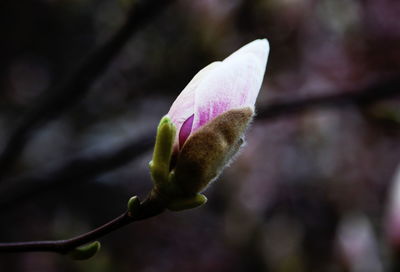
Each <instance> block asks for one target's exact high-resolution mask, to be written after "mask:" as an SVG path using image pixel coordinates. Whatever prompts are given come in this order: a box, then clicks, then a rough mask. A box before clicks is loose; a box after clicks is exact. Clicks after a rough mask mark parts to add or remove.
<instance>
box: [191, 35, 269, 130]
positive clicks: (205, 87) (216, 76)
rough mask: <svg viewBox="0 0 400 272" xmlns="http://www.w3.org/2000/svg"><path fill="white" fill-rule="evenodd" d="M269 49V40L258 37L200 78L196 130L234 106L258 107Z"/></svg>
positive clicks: (196, 92) (196, 108)
mask: <svg viewBox="0 0 400 272" xmlns="http://www.w3.org/2000/svg"><path fill="white" fill-rule="evenodd" d="M268 53H269V44H268V41H267V40H266V39H264V40H255V41H253V42H251V43H249V44H247V45H245V46H244V47H242V48H240V49H239V50H238V51H236V52H234V53H233V54H232V55H230V56H229V57H228V58H226V59H225V60H224V61H223V62H222V63H221V64H220V65H218V66H216V67H215V68H214V69H213V70H212V71H211V72H209V73H208V74H207V76H206V77H204V78H203V80H202V81H201V82H199V84H198V85H197V86H196V87H197V88H196V90H195V98H194V120H193V126H192V132H194V131H196V130H197V129H198V128H199V127H201V126H203V125H204V124H206V123H207V122H209V121H210V120H212V119H214V118H215V117H216V116H218V115H220V114H222V113H224V112H226V111H228V110H230V109H234V108H242V107H252V108H254V104H255V101H256V99H257V96H258V92H259V91H260V87H261V83H262V80H263V78H264V73H265V66H266V64H267V59H268Z"/></svg>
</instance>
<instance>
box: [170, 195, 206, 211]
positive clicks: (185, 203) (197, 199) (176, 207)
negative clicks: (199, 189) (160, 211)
mask: <svg viewBox="0 0 400 272" xmlns="http://www.w3.org/2000/svg"><path fill="white" fill-rule="evenodd" d="M206 202H207V197H206V196H205V195H202V194H196V195H195V196H192V197H184V198H183V197H181V198H174V199H173V200H171V201H170V202H169V203H168V206H167V208H168V209H169V210H171V211H182V210H188V209H193V208H196V207H199V206H201V205H204V204H205V203H206Z"/></svg>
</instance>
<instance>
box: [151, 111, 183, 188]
mask: <svg viewBox="0 0 400 272" xmlns="http://www.w3.org/2000/svg"><path fill="white" fill-rule="evenodd" d="M175 135H176V128H175V125H174V124H173V123H172V121H171V119H170V118H169V117H168V116H164V117H163V118H162V119H161V120H160V123H159V125H158V128H157V137H156V143H155V146H154V152H153V159H152V160H151V162H150V163H149V167H150V173H151V177H152V179H153V181H154V183H155V185H162V184H166V183H167V182H168V177H169V172H170V162H171V156H172V151H173V145H174V141H175Z"/></svg>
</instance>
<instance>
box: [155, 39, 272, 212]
mask: <svg viewBox="0 0 400 272" xmlns="http://www.w3.org/2000/svg"><path fill="white" fill-rule="evenodd" d="M268 53H269V44H268V41H267V40H266V39H263V40H256V41H253V42H251V43H249V44H247V45H245V46H244V47H242V48H240V49H239V50H237V51H236V52H234V53H233V54H232V55H230V56H229V57H227V58H226V59H225V60H223V61H222V62H214V63H212V64H210V65H208V66H207V67H205V68H204V69H202V70H201V71H200V72H199V73H198V74H197V75H196V76H195V77H194V78H193V79H192V80H191V81H190V82H189V84H188V85H187V86H186V88H185V89H184V90H183V91H182V92H181V94H180V95H179V96H178V97H177V99H176V100H175V102H174V103H173V104H172V106H171V109H170V110H169V112H168V114H167V115H166V116H165V117H164V118H163V119H162V120H161V122H160V124H159V127H158V132H157V139H156V146H155V149H154V154H153V160H152V161H151V162H150V171H151V175H152V178H153V181H154V190H153V192H154V191H155V193H156V194H158V195H159V196H160V197H161V198H164V199H165V201H166V202H167V203H168V208H170V209H172V210H180V209H185V208H192V207H195V206H198V205H201V204H203V203H205V201H206V198H205V197H204V196H202V195H199V193H200V192H201V191H203V190H204V189H205V188H206V187H207V185H208V184H209V183H210V182H211V181H213V180H215V179H216V178H217V177H218V176H219V174H220V173H221V172H222V170H223V168H224V167H225V166H226V165H227V164H229V162H230V160H231V159H232V157H233V156H234V155H235V154H236V153H237V151H238V150H239V148H240V146H241V145H242V143H243V135H244V132H245V130H246V128H247V127H248V125H249V123H250V122H251V120H252V117H253V115H254V104H255V101H256V98H257V96H258V92H259V91H260V88H261V83H262V80H263V77H264V72H265V67H266V64H267V59H268Z"/></svg>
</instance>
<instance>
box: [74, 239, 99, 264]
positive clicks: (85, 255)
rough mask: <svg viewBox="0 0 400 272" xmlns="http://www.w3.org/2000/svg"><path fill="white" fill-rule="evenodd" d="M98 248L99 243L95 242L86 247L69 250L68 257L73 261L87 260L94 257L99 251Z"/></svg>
mask: <svg viewBox="0 0 400 272" xmlns="http://www.w3.org/2000/svg"><path fill="white" fill-rule="evenodd" d="M100 247H101V245H100V242H99V241H95V242H92V243H90V244H88V245H84V246H81V247H77V248H75V249H73V250H71V251H70V252H69V253H68V255H69V256H70V257H71V258H72V259H74V260H87V259H90V258H91V257H93V256H94V255H96V253H97V252H98V251H99V250H100Z"/></svg>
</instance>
